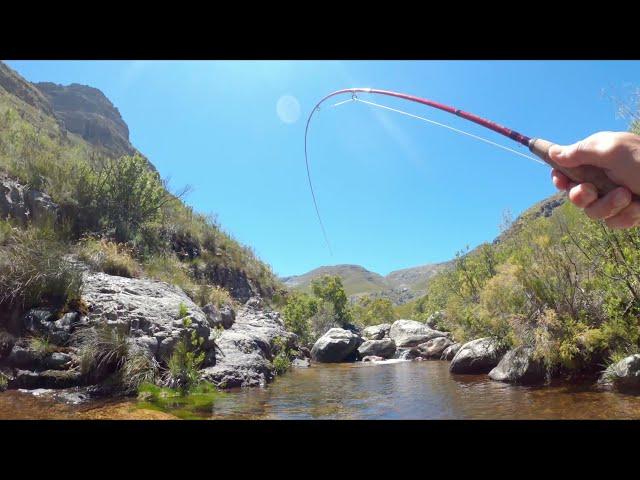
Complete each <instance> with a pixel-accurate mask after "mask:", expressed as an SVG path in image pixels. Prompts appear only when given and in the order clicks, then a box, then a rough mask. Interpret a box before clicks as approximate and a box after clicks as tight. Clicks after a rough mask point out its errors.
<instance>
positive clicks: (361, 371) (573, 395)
mask: <svg viewBox="0 0 640 480" xmlns="http://www.w3.org/2000/svg"><path fill="white" fill-rule="evenodd" d="M448 367H449V364H448V362H441V361H425V362H398V363H388V364H371V363H353V364H327V365H313V366H312V367H310V368H301V369H294V370H292V371H291V372H290V373H288V374H287V375H284V376H282V377H279V378H277V379H276V381H275V382H274V383H273V384H271V385H270V386H269V387H268V388H265V389H245V390H239V391H235V392H232V393H231V394H229V395H226V396H224V397H223V398H222V399H221V400H219V401H218V402H217V403H216V404H215V405H214V406H213V409H212V412H211V415H210V418H215V419H640V396H634V395H629V394H622V393H613V392H599V391H596V389H595V388H594V387H593V386H591V385H585V384H582V385H567V384H560V385H554V386H550V387H549V386H546V387H524V386H511V385H508V384H504V383H499V382H493V381H491V380H489V378H488V377H487V376H486V375H452V374H450V373H449V370H448ZM133 405H134V402H124V403H123V402H120V403H119V404H115V405H114V404H113V403H111V404H109V405H108V406H100V405H97V406H96V405H92V406H90V407H88V406H82V407H78V406H69V405H64V404H60V403H56V402H52V401H51V400H49V401H48V402H47V401H46V399H45V398H36V397H33V396H32V395H29V394H24V393H20V392H4V393H0V418H113V417H114V416H119V417H117V418H136V415H138V416H140V415H142V413H140V412H137V413H136V411H135V409H133V408H132V407H133ZM158 413H159V412H158ZM145 415H150V413H146V414H145ZM146 418H149V417H146ZM158 418H160V417H158Z"/></svg>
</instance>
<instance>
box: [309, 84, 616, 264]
mask: <svg viewBox="0 0 640 480" xmlns="http://www.w3.org/2000/svg"><path fill="white" fill-rule="evenodd" d="M344 93H350V94H351V98H352V100H358V101H360V102H363V103H367V104H370V105H374V106H378V107H382V108H385V109H388V110H393V111H396V112H399V113H403V114H405V115H409V116H412V117H415V118H420V119H422V120H426V121H428V122H430V123H434V124H437V125H440V126H442V127H445V128H448V129H450V130H454V131H457V132H459V133H463V134H465V135H469V136H471V137H475V138H477V139H479V140H482V141H484V142H487V143H490V144H493V145H494V146H497V147H500V148H503V149H505V150H509V151H511V152H513V153H516V154H518V155H521V156H525V157H528V156H527V155H522V154H520V153H519V152H517V151H515V150H511V149H509V148H507V147H503V146H502V145H499V144H496V143H494V142H491V141H489V140H487V139H484V138H482V137H479V136H477V135H472V134H469V133H467V132H464V131H462V130H458V129H455V128H453V127H449V126H447V125H444V124H441V123H438V122H434V121H431V120H428V119H426V118H423V117H419V116H417V115H412V114H408V113H407V112H403V111H401V110H397V109H393V108H390V107H385V106H383V105H378V104H376V103H373V102H367V101H363V100H360V99H359V98H358V97H357V94H358V93H370V94H377V95H386V96H389V97H396V98H400V99H403V100H408V101H410V102H415V103H420V104H422V105H426V106H428V107H432V108H436V109H438V110H443V111H445V112H448V113H451V114H453V115H456V116H458V117H461V118H464V119H465V120H468V121H471V122H473V123H476V124H478V125H480V126H482V127H484V128H488V129H489V130H493V131H494V132H496V133H499V134H500V135H503V136H505V137H507V138H509V139H511V140H513V141H515V142H517V143H519V144H521V145H524V146H525V147H527V148H528V149H529V151H531V152H532V153H533V154H535V155H536V156H537V157H538V158H540V159H541V160H543V161H544V162H545V163H546V164H548V165H550V166H551V167H553V168H555V169H556V170H558V171H560V172H562V173H563V174H565V175H566V176H567V177H568V178H569V179H570V180H571V181H573V182H575V183H591V184H593V185H594V186H595V187H596V189H597V190H598V194H599V196H602V195H605V194H607V193H609V192H610V191H612V190H614V189H615V188H617V187H618V186H619V185H617V184H616V183H614V182H613V181H612V180H611V179H610V178H609V177H608V176H607V174H606V173H605V171H604V170H602V169H601V168H598V167H595V166H592V165H580V166H578V167H573V168H567V167H562V166H560V165H558V164H557V163H555V162H554V161H553V160H551V158H549V149H550V148H551V147H552V146H553V145H554V143H553V142H550V141H549V140H544V139H541V138H535V137H528V136H526V135H523V134H521V133H519V132H517V131H515V130H512V129H510V128H507V127H504V126H502V125H500V124H498V123H495V122H493V121H491V120H488V119H486V118H482V117H480V116H478V115H475V114H473V113H470V112H465V111H463V110H460V109H458V108H454V107H450V106H449V105H445V104H443V103H439V102H435V101H433V100H428V99H426V98H421V97H416V96H414V95H408V94H406V93H400V92H394V91H391V90H380V89H377V88H345V89H342V90H337V91H335V92H332V93H330V94H328V95H326V96H325V97H323V98H322V99H321V100H320V101H319V102H318V103H317V104H316V106H315V107H314V108H313V110H312V111H311V113H310V114H309V118H307V125H306V128H305V131H304V157H305V163H306V166H307V178H308V180H309V188H310V189H311V196H312V198H313V204H314V206H315V209H316V214H317V216H318V221H319V222H320V227H321V228H322V233H323V235H324V239H325V242H326V243H327V247H328V248H329V251H330V252H331V245H330V244H329V239H328V237H327V232H326V230H325V228H324V224H323V223H322V218H321V217H320V211H319V209H318V202H317V201H316V195H315V192H314V190H313V184H312V183H311V173H310V170H309V156H308V152H307V136H308V133H309V124H310V122H311V118H312V117H313V114H314V113H315V112H316V111H318V110H319V109H320V105H321V104H322V103H324V102H325V101H326V100H328V99H329V98H331V97H335V96H336V95H341V94H344ZM342 103H346V102H340V103H338V104H336V106H337V105H340V104H342ZM528 158H532V157H528ZM534 160H535V159H534Z"/></svg>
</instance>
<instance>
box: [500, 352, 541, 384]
mask: <svg viewBox="0 0 640 480" xmlns="http://www.w3.org/2000/svg"><path fill="white" fill-rule="evenodd" d="M533 352H534V349H533V348H532V347H525V346H520V347H516V348H514V349H512V350H509V351H508V352H507V353H506V354H505V355H504V357H502V360H500V362H499V363H498V365H497V366H496V367H495V368H494V369H493V370H491V371H490V372H489V378H491V379H492V380H496V381H499V382H508V383H522V384H533V383H541V382H544V380H545V376H546V371H545V368H544V364H543V363H542V361H540V360H536V359H534V358H533Z"/></svg>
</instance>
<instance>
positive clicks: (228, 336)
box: [202, 306, 298, 388]
mask: <svg viewBox="0 0 640 480" xmlns="http://www.w3.org/2000/svg"><path fill="white" fill-rule="evenodd" d="M297 341H298V337H297V336H296V335H295V334H293V333H291V332H289V331H287V330H286V329H285V327H284V322H283V320H282V318H281V317H280V314H279V313H278V312H267V311H262V310H257V309H256V308H255V307H253V306H243V307H241V308H240V309H239V310H238V312H237V315H236V321H235V323H234V324H233V325H232V326H231V327H230V328H229V329H227V330H224V331H223V332H222V333H221V334H220V336H219V337H218V338H217V339H216V340H215V350H214V351H215V364H214V365H212V366H209V367H207V368H204V369H203V370H202V375H203V378H204V379H205V380H207V381H210V382H212V383H214V384H215V385H216V386H218V387H219V388H234V387H254V386H265V385H266V384H267V383H268V382H270V381H271V380H272V379H273V378H274V375H275V371H274V368H273V365H272V363H271V360H272V359H273V354H274V350H275V348H276V342H278V343H283V344H284V345H285V346H286V347H287V348H291V349H295V348H297Z"/></svg>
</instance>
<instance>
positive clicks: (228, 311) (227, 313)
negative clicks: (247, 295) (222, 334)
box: [220, 304, 236, 329]
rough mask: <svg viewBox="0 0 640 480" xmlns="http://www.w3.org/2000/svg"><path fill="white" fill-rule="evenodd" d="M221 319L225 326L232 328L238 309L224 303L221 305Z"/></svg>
mask: <svg viewBox="0 0 640 480" xmlns="http://www.w3.org/2000/svg"><path fill="white" fill-rule="evenodd" d="M220 319H221V320H222V327H223V328H225V329H227V328H231V326H232V325H233V322H235V321H236V311H235V310H234V309H233V307H232V306H231V305H228V304H224V305H222V306H221V307H220Z"/></svg>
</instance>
